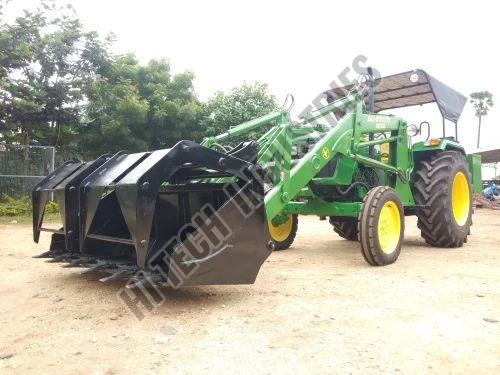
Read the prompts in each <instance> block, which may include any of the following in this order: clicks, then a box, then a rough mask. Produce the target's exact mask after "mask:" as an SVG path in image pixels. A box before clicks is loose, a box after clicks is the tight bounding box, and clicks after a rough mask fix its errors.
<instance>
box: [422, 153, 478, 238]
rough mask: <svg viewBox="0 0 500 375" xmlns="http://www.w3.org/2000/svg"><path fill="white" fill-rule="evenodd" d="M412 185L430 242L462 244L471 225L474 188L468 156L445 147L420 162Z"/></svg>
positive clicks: (423, 231) (423, 233)
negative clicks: (472, 186)
mask: <svg viewBox="0 0 500 375" xmlns="http://www.w3.org/2000/svg"><path fill="white" fill-rule="evenodd" d="M416 175H417V179H416V182H415V184H414V185H413V192H414V197H415V203H416V204H417V205H418V206H422V207H423V208H419V209H418V210H417V212H416V213H417V217H418V222H417V225H418V227H419V228H420V232H421V234H422V237H423V238H424V239H425V242H427V243H428V244H429V245H432V246H437V247H460V246H462V245H463V244H464V242H466V241H467V235H468V234H469V231H470V226H471V225H472V196H471V192H472V188H471V182H470V175H469V169H468V166H467V161H466V160H465V156H464V155H463V154H462V153H460V152H458V151H444V152H440V153H438V154H435V155H433V156H432V157H431V158H430V160H424V161H421V162H420V165H419V168H418V170H417V173H416Z"/></svg>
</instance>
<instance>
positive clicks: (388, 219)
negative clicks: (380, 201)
mask: <svg viewBox="0 0 500 375" xmlns="http://www.w3.org/2000/svg"><path fill="white" fill-rule="evenodd" d="M400 234H401V216H400V214H399V208H398V205H397V204H396V203H395V202H394V201H387V202H386V203H385V204H384V206H383V207H382V210H380V216H379V218H378V242H379V245H380V249H381V250H382V251H383V252H384V253H386V254H391V253H392V252H394V250H396V247H397V246H398V243H399V236H400Z"/></svg>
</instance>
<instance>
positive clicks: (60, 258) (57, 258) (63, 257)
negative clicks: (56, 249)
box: [45, 254, 71, 263]
mask: <svg viewBox="0 0 500 375" xmlns="http://www.w3.org/2000/svg"><path fill="white" fill-rule="evenodd" d="M70 256H71V255H70V254H60V255H56V256H55V257H53V258H52V259H49V260H46V261H45V262H46V263H59V262H64V261H65V260H66V259H68V258H69V257H70Z"/></svg>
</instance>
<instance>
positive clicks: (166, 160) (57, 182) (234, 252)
mask: <svg viewBox="0 0 500 375" xmlns="http://www.w3.org/2000/svg"><path fill="white" fill-rule="evenodd" d="M257 152H258V147H257V144H256V143H253V142H250V143H245V144H241V145H240V146H238V147H236V148H234V149H233V150H231V151H229V152H218V151H215V150H212V149H209V148H206V147H203V146H201V145H199V144H197V143H194V142H191V141H181V142H179V143H177V144H176V145H175V146H174V147H172V148H171V149H165V150H158V151H153V152H144V153H127V152H119V153H117V154H115V155H113V156H110V155H104V156H101V157H100V158H98V159H96V160H94V161H92V162H89V163H85V164H83V163H73V162H71V163H66V164H64V165H62V166H61V167H60V168H59V169H57V170H56V171H54V173H52V174H51V175H49V176H48V177H47V178H45V179H44V180H43V181H41V182H40V183H39V184H38V185H37V186H35V188H34V189H33V193H32V195H33V196H32V198H33V230H34V240H35V242H38V239H39V235H40V231H41V230H46V229H45V228H43V227H42V222H43V212H44V207H45V204H46V202H47V200H48V197H49V194H51V193H53V194H54V196H55V199H56V200H57V202H58V203H59V206H60V209H61V216H62V221H63V225H62V228H61V229H58V230H51V231H53V232H54V234H53V236H52V242H51V247H50V250H49V251H48V252H47V253H44V254H42V255H41V257H49V258H52V260H51V261H66V262H67V263H68V264H67V266H69V267H81V266H84V267H90V270H95V271H97V270H99V271H100V270H105V271H109V272H111V273H112V275H111V276H109V277H107V278H104V279H101V280H102V281H113V280H115V279H118V278H122V277H130V276H134V277H138V278H141V277H144V275H147V276H150V277H151V278H152V279H154V280H155V281H158V282H166V283H168V284H170V285H172V286H175V287H177V286H183V285H209V284H211V285H214V284H248V283H253V282H254V280H255V278H256V276H257V273H258V272H259V269H260V266H261V265H262V263H263V262H264V261H265V259H266V258H267V257H268V256H269V254H270V253H271V249H270V247H271V246H270V242H269V238H268V231H267V221H266V217H265V210H264V197H263V195H264V192H263V182H262V178H261V177H262V171H261V169H260V168H259V166H258V165H256V164H255V160H256V157H257ZM139 271H140V272H139Z"/></svg>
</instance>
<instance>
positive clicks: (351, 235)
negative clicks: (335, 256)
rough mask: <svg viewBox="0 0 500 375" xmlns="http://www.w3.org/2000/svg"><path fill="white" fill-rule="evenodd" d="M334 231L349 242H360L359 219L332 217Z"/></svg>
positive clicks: (331, 222)
mask: <svg viewBox="0 0 500 375" xmlns="http://www.w3.org/2000/svg"><path fill="white" fill-rule="evenodd" d="M330 224H331V225H332V226H333V230H334V231H335V232H336V233H337V234H338V235H339V236H340V237H342V238H345V239H346V240H349V241H357V240H358V219H357V218H355V217H339V216H330Z"/></svg>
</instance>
